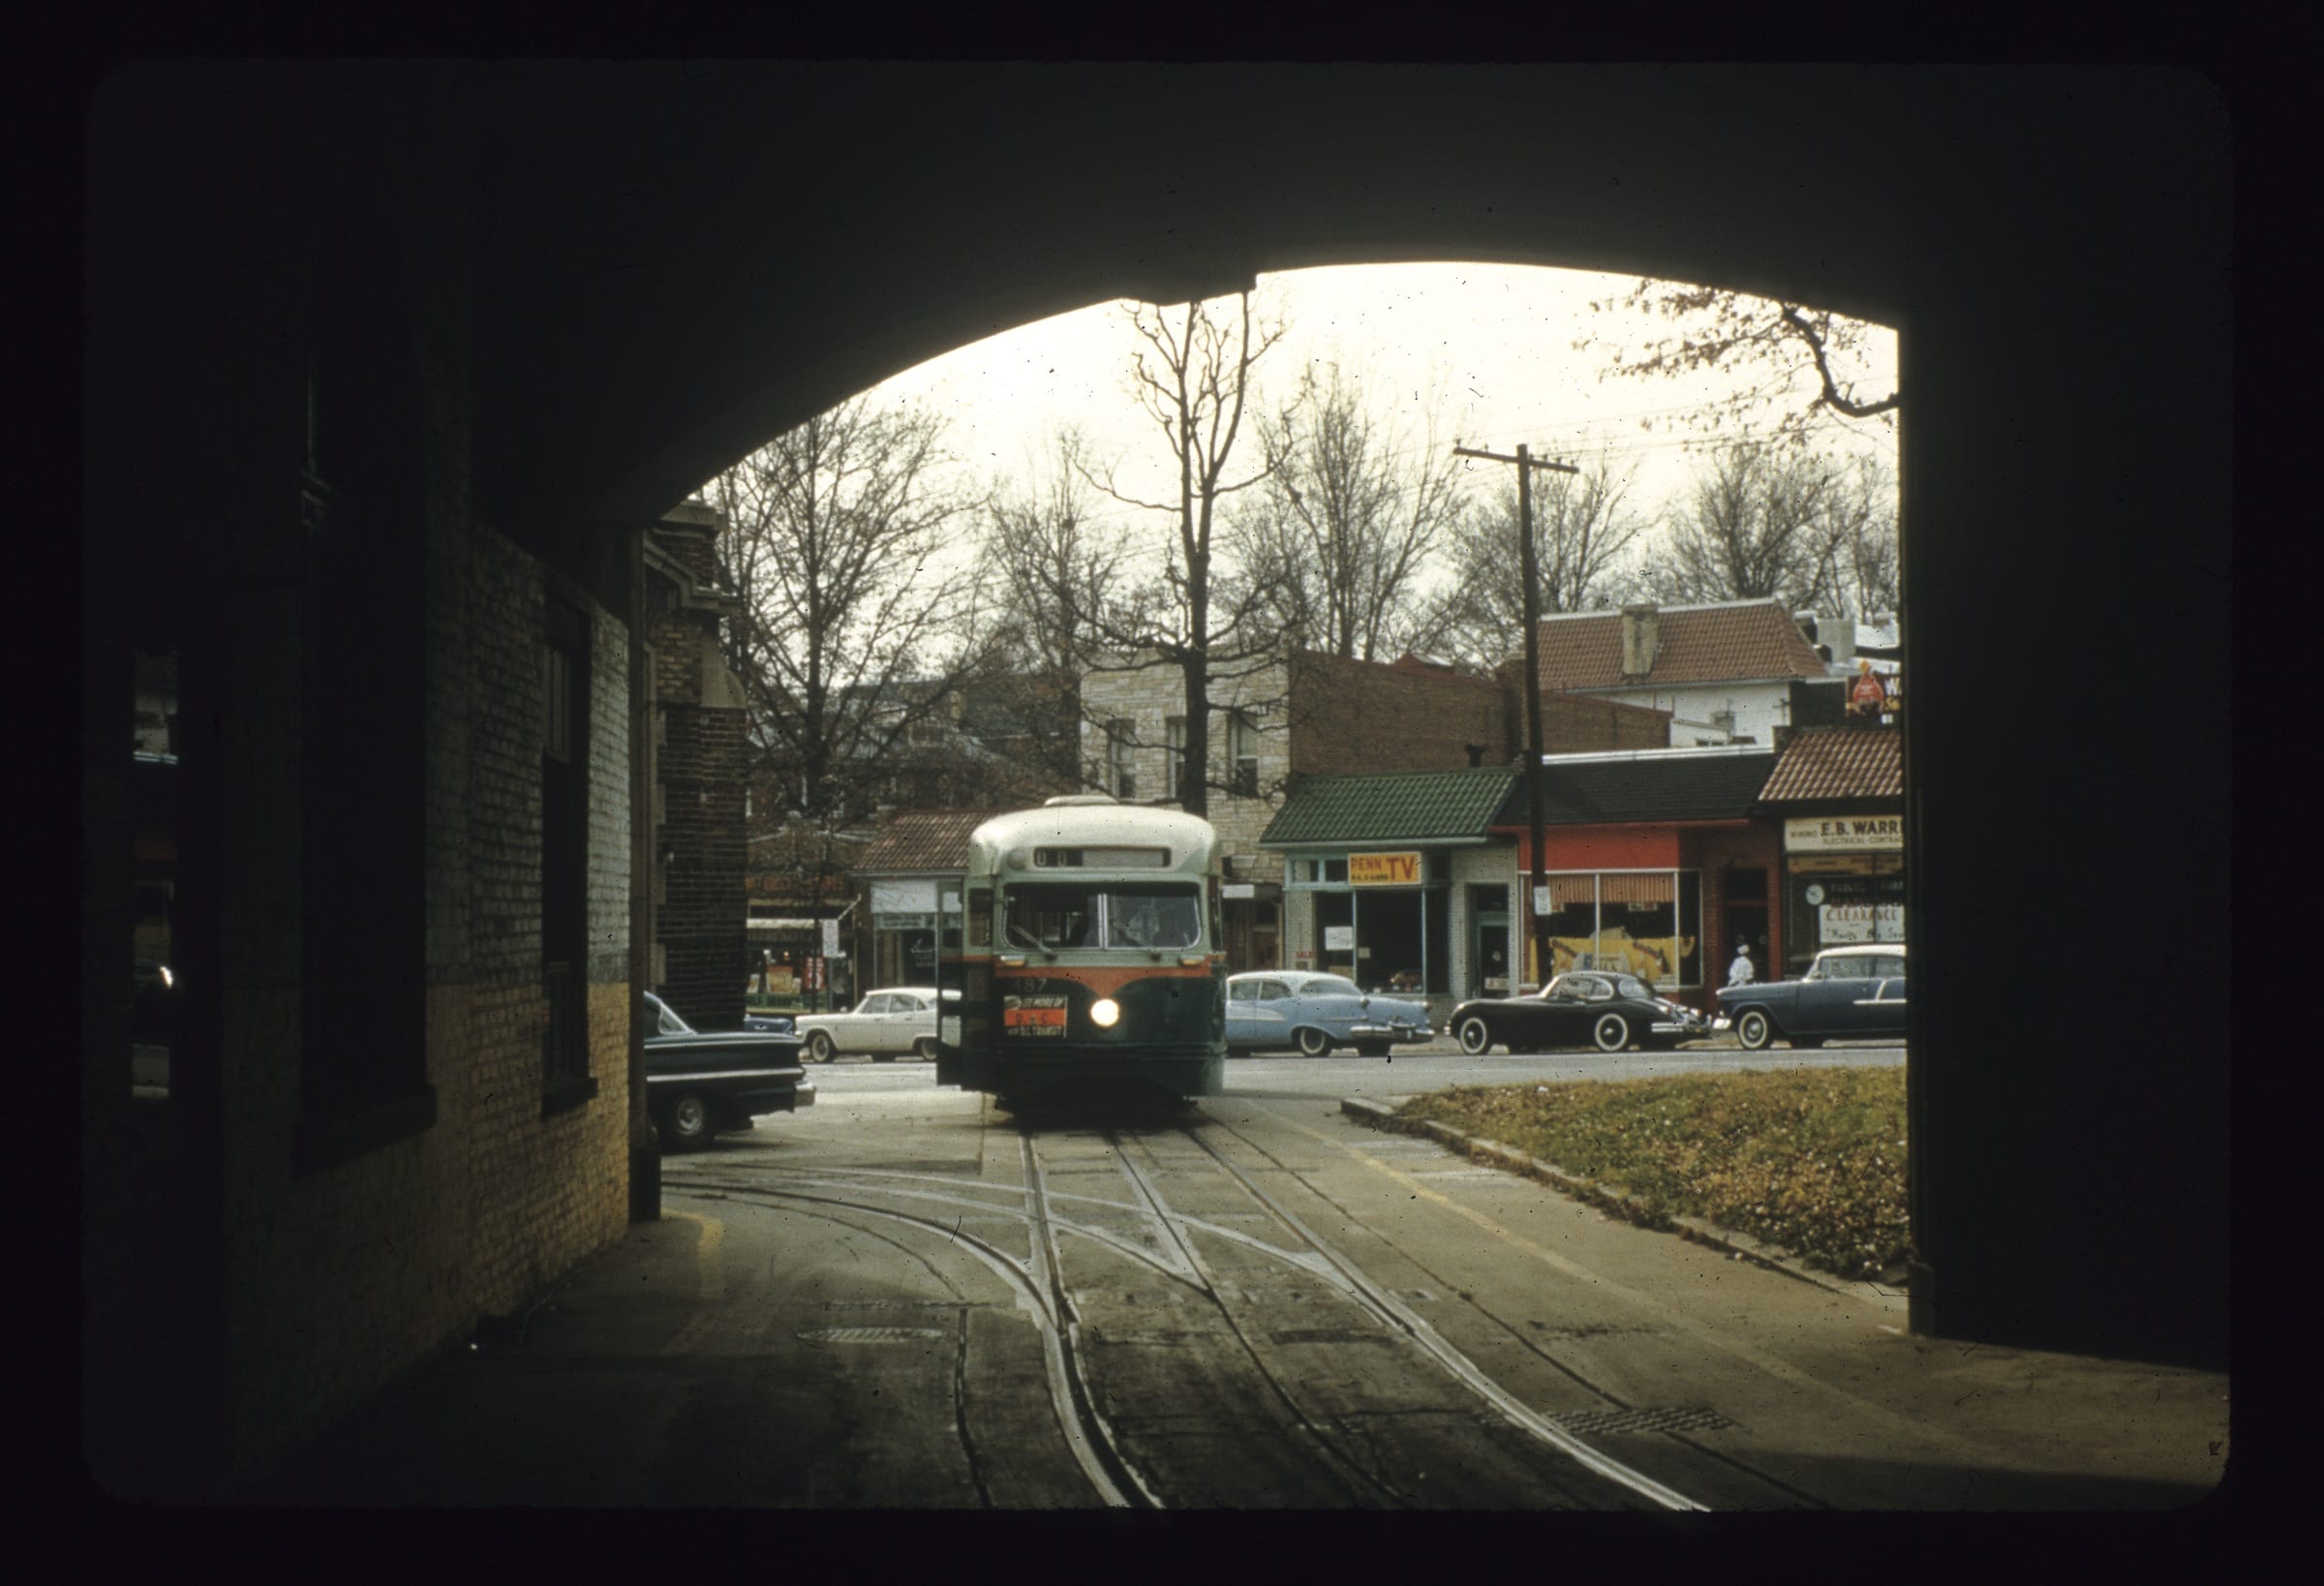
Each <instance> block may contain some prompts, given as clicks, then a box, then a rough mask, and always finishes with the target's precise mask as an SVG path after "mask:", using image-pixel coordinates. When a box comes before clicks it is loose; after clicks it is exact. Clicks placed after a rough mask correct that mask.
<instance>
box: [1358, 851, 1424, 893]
mask: <svg viewBox="0 0 2324 1586" xmlns="http://www.w3.org/2000/svg"><path fill="white" fill-rule="evenodd" d="M1420 884H1421V856H1420V855H1419V854H1417V853H1410V854H1350V855H1348V885H1349V886H1351V887H1417V886H1419V885H1420Z"/></svg>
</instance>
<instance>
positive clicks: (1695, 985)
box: [1493, 746, 1778, 1007]
mask: <svg viewBox="0 0 2324 1586" xmlns="http://www.w3.org/2000/svg"><path fill="white" fill-rule="evenodd" d="M1775 760H1776V756H1775V754H1774V753H1773V752H1772V751H1770V750H1767V749H1763V748H1757V747H1743V746H1737V747H1729V746H1717V747H1702V748H1679V749H1642V750H1636V751H1624V752H1621V753H1610V754H1582V755H1549V756H1545V757H1544V761H1543V769H1542V869H1543V870H1544V872H1545V874H1544V877H1543V880H1542V884H1541V886H1540V887H1539V888H1538V890H1536V892H1535V895H1534V896H1533V898H1532V899H1531V900H1530V902H1531V904H1532V907H1531V909H1530V910H1528V909H1527V908H1526V907H1524V906H1523V905H1524V904H1525V903H1526V902H1527V901H1528V900H1527V899H1526V898H1525V896H1524V894H1525V892H1526V889H1527V888H1528V887H1530V886H1531V884H1532V874H1531V870H1532V859H1531V851H1530V838H1529V835H1528V827H1529V824H1530V822H1529V816H1528V811H1527V805H1526V797H1525V788H1524V784H1523V782H1522V780H1521V779H1520V780H1518V781H1517V782H1516V783H1515V784H1514V786H1513V787H1512V788H1511V790H1510V794H1509V797H1508V799H1507V800H1506V801H1505V802H1504V804H1503V805H1502V808H1501V809H1500V811H1499V813H1498V814H1496V815H1495V817H1494V820H1493V830H1494V832H1495V833H1496V834H1499V835H1505V836H1507V837H1509V838H1510V839H1512V842H1513V853H1512V863H1513V878H1514V881H1515V882H1516V883H1517V885H1516V887H1515V888H1514V891H1515V892H1516V894H1517V900H1518V903H1519V905H1520V906H1518V907H1516V908H1514V909H1512V910H1511V911H1510V914H1509V917H1508V918H1509V921H1510V925H1511V929H1512V933H1513V934H1514V936H1515V937H1516V938H1517V939H1516V940H1515V941H1514V943H1513V944H1512V952H1513V961H1514V963H1516V964H1517V965H1518V966H1519V976H1518V985H1517V987H1515V988H1513V991H1521V990H1524V989H1527V988H1532V987H1538V986H1541V985H1543V984H1545V982H1546V981H1547V980H1548V979H1550V978H1553V977H1555V976H1557V975H1559V974H1562V973H1564V972H1565V971H1566V970H1569V969H1610V970H1618V971H1620V972H1622V973H1625V974H1632V975H1636V976H1637V977H1638V978H1639V979H1641V980H1643V981H1646V982H1647V983H1648V984H1650V985H1652V986H1653V987H1654V988H1655V990H1656V991H1659V992H1661V993H1662V994H1664V995H1666V996H1671V997H1675V998H1677V999H1679V1000H1681V1001H1685V1002H1690V1003H1693V1004H1696V1005H1697V1006H1706V1007H1707V1006H1708V1005H1709V1002H1710V994H1711V992H1712V991H1714V990H1715V989H1716V988H1717V987H1719V986H1721V985H1723V984H1725V982H1726V975H1725V969H1726V965H1727V962H1728V957H1731V955H1732V952H1733V950H1734V948H1735V946H1736V945H1738V944H1740V943H1744V942H1748V943H1750V945H1751V951H1752V953H1753V957H1754V960H1755V961H1757V962H1759V963H1765V962H1766V961H1768V960H1767V957H1766V954H1767V952H1768V948H1767V944H1766V942H1765V939H1764V938H1765V936H1766V935H1767V934H1768V931H1767V927H1766V924H1765V922H1766V918H1767V902H1768V900H1767V898H1766V896H1765V894H1766V878H1767V876H1768V874H1769V872H1770V871H1772V870H1773V869H1775V868H1776V865H1777V856H1778V848H1777V843H1776V839H1775V835H1774V832H1773V831H1772V829H1771V828H1770V827H1769V826H1768V825H1767V824H1766V823H1764V822H1757V821H1754V820H1753V819H1752V807H1753V805H1754V804H1755V802H1756V801H1757V800H1758V795H1759V790H1760V788H1761V787H1762V786H1763V785H1764V783H1765V781H1766V778H1767V775H1768V772H1769V770H1770V769H1771V768H1772V767H1773V766H1774V764H1775ZM1529 915H1538V916H1539V924H1540V931H1539V936H1540V940H1539V941H1538V942H1537V941H1536V940H1535V939H1532V938H1531V936H1530V935H1529V933H1528V932H1527V931H1526V930H1525V922H1526V920H1527V919H1528V917H1529ZM1493 994H1498V989H1497V988H1496V989H1495V991H1494V993H1493Z"/></svg>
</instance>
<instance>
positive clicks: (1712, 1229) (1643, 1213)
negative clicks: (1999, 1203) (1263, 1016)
mask: <svg viewBox="0 0 2324 1586" xmlns="http://www.w3.org/2000/svg"><path fill="white" fill-rule="evenodd" d="M1339 1110H1340V1112H1341V1113H1344V1114H1345V1115H1347V1116H1348V1117H1351V1118H1354V1119H1355V1120H1356V1121H1357V1122H1358V1123H1361V1124H1363V1125H1365V1126H1366V1127H1369V1128H1373V1129H1380V1130H1385V1131H1387V1132H1389V1133H1391V1134H1401V1135H1420V1136H1422V1137H1424V1138H1426V1139H1429V1140H1433V1141H1435V1142H1436V1143H1437V1144H1440V1145H1444V1146H1446V1147H1448V1148H1449V1149H1451V1150H1453V1151H1456V1152H1458V1153H1459V1154H1460V1155H1462V1156H1465V1157H1467V1158H1469V1159H1470V1160H1471V1161H1475V1162H1484V1163H1489V1164H1490V1165H1491V1166H1493V1167H1496V1168H1506V1169H1508V1170H1509V1171H1510V1172H1512V1173H1514V1174H1522V1175H1523V1176H1524V1177H1527V1178H1532V1179H1538V1180H1539V1181H1540V1182H1542V1183H1544V1184H1547V1185H1548V1186H1549V1187H1550V1188H1552V1189H1554V1190H1557V1191H1559V1192H1560V1193H1562V1194H1565V1195H1568V1196H1571V1197H1573V1198H1574V1199H1575V1200H1576V1201H1579V1202H1581V1203H1583V1204H1584V1205H1592V1206H1596V1207H1597V1208H1598V1209H1599V1210H1601V1211H1603V1212H1605V1213H1606V1214H1607V1215H1608V1216H1612V1217H1619V1218H1621V1219H1622V1220H1623V1221H1624V1222H1627V1223H1632V1224H1635V1225H1636V1226H1637V1227H1639V1228H1646V1229H1652V1230H1654V1231H1656V1232H1658V1233H1664V1234H1675V1235H1678V1236H1679V1237H1680V1238H1682V1239H1687V1240H1690V1241H1692V1242H1693V1243H1696V1244H1699V1245H1704V1246H1707V1247H1708V1248H1710V1249H1713V1250H1719V1251H1724V1252H1725V1253H1726V1254H1728V1256H1731V1257H1735V1258H1737V1259H1739V1260H1742V1261H1748V1262H1751V1263H1754V1264H1755V1265H1757V1266H1764V1267H1766V1268H1767V1269H1768V1270H1770V1271H1774V1272H1781V1273H1783V1274H1784V1275H1785V1276H1786V1277H1790V1278H1797V1279H1798V1280H1799V1281H1800V1282H1802V1283H1811V1284H1814V1285H1815V1286H1816V1287H1817V1288H1819V1289H1822V1290H1824V1291H1826V1292H1827V1293H1830V1294H1836V1295H1845V1296H1848V1297H1849V1298H1850V1299H1863V1298H1866V1297H1867V1296H1866V1295H1865V1294H1864V1293H1862V1289H1863V1288H1864V1287H1865V1286H1864V1285H1850V1284H1849V1283H1848V1282H1847V1281H1846V1280H1845V1279H1842V1278H1839V1277H1835V1276H1834V1275H1833V1274H1831V1273H1829V1272H1819V1271H1815V1270H1813V1269H1811V1268H1809V1267H1807V1266H1802V1265H1801V1264H1800V1263H1799V1262H1797V1261H1796V1260H1794V1259H1792V1258H1791V1257H1790V1256H1789V1255H1787V1254H1786V1253H1784V1252H1783V1251H1782V1250H1779V1249H1778V1248H1777V1247H1775V1246H1774V1245H1771V1244H1765V1243H1762V1242H1761V1241H1759V1240H1758V1239H1755V1238H1753V1237H1752V1236H1751V1235H1748V1234H1737V1233H1735V1232H1733V1231H1732V1230H1731V1229H1724V1228H1720V1227H1718V1226H1717V1225H1716V1224H1712V1223H1706V1222H1704V1221H1703V1220H1702V1219H1701V1218H1699V1217H1675V1216H1672V1215H1670V1214H1669V1213H1668V1212H1661V1211H1655V1210H1652V1209H1650V1208H1649V1207H1648V1206H1647V1205H1645V1204H1644V1203H1643V1202H1640V1201H1635V1200H1633V1199H1631V1197H1630V1196H1629V1195H1628V1194H1626V1193H1624V1192H1623V1191H1622V1190H1621V1189H1619V1188H1617V1187H1616V1186H1614V1185H1612V1184H1601V1183H1598V1182H1596V1181H1594V1180H1592V1179H1587V1178H1583V1177H1580V1176H1578V1175H1576V1174H1571V1173H1568V1172H1567V1171H1566V1170H1565V1169H1563V1168H1561V1167H1559V1166H1558V1165H1557V1164H1556V1163H1554V1162H1544V1161H1543V1160H1542V1159H1541V1158H1540V1157H1538V1156H1527V1155H1526V1154H1525V1153H1524V1152H1523V1151H1520V1150H1516V1149H1514V1148H1513V1147H1511V1146H1508V1145H1504V1144H1501V1143H1500V1142H1499V1141H1494V1140H1480V1139H1478V1138H1477V1137H1476V1136H1474V1135H1471V1134H1467V1133H1464V1132H1463V1131H1461V1130H1459V1129H1455V1128H1453V1127H1452V1125H1451V1124H1449V1123H1439V1122H1437V1121H1436V1120H1435V1119H1434V1118H1406V1117H1399V1116H1397V1115H1396V1113H1395V1112H1394V1111H1393V1110H1392V1109H1391V1108H1389V1107H1385V1106H1383V1105H1382V1104H1380V1103H1379V1102H1375V1101H1364V1100H1361V1099H1360V1098H1358V1097H1354V1096H1348V1097H1343V1098H1342V1099H1341V1101H1340V1104H1339ZM1874 1294H1875V1295H1878V1296H1881V1297H1883V1298H1886V1297H1901V1296H1888V1295H1887V1294H1886V1292H1885V1291H1882V1290H1875V1291H1874Z"/></svg>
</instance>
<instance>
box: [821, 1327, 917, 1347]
mask: <svg viewBox="0 0 2324 1586" xmlns="http://www.w3.org/2000/svg"><path fill="white" fill-rule="evenodd" d="M798 1336H799V1337H801V1338H804V1339H806V1340H807V1341H808V1342H809V1343H810V1344H908V1343H910V1342H911V1341H912V1340H913V1339H915V1338H941V1337H943V1336H944V1329H943V1328H941V1327H815V1328H811V1329H810V1330H809V1331H806V1332H803V1333H800V1334H798Z"/></svg>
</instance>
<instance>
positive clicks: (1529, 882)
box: [1452, 446, 1581, 991]
mask: <svg viewBox="0 0 2324 1586" xmlns="http://www.w3.org/2000/svg"><path fill="white" fill-rule="evenodd" d="M1452 454H1453V455H1454V456H1455V457H1482V458H1483V459H1484V460H1485V461H1486V462H1488V463H1514V464H1516V465H1517V569H1518V572H1517V576H1518V577H1519V578H1521V579H1523V580H1524V590H1523V598H1524V613H1525V618H1524V621H1525V841H1526V848H1525V852H1526V855H1527V857H1528V858H1529V859H1530V860H1531V862H1532V864H1531V869H1530V873H1529V874H1528V875H1527V878H1526V887H1525V940H1526V941H1527V942H1528V943H1530V944H1531V951H1532V955H1533V962H1534V975H1535V984H1536V985H1540V986H1545V985H1547V984H1548V981H1549V942H1548V938H1547V937H1546V936H1545V935H1544V929H1545V928H1544V925H1543V920H1544V915H1543V912H1542V906H1541V903H1542V890H1543V889H1544V887H1546V886H1547V885H1548V884H1549V883H1548V867H1547V866H1546V865H1544V863H1543V858H1542V634H1541V626H1542V610H1541V607H1542V590H1541V577H1540V574H1539V572H1538V570H1537V569H1536V567H1535V565H1534V555H1533V471H1534V470H1535V469H1537V468H1545V469H1553V470H1555V471H1556V472H1557V473H1580V472H1581V470H1579V469H1577V468H1575V467H1574V466H1573V465H1572V464H1571V463H1552V462H1550V461H1548V460H1547V459H1546V458H1541V457H1536V456H1534V455H1532V454H1531V453H1530V452H1528V451H1527V450H1526V449H1525V448H1524V447H1523V446H1519V447H1518V448H1517V454H1516V455H1515V456H1514V457H1503V456H1501V455H1500V454H1499V453H1497V452H1490V451H1473V450H1471V449H1470V448H1469V447H1467V446H1454V447H1453V448H1452ZM1521 983H1522V977H1520V984H1521ZM1511 990H1512V991H1514V990H1515V988H1514V987H1512V988H1511Z"/></svg>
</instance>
